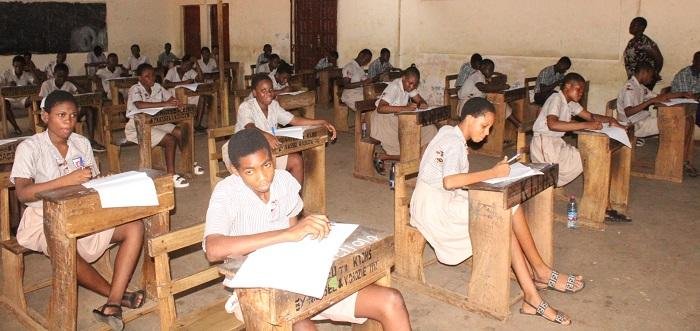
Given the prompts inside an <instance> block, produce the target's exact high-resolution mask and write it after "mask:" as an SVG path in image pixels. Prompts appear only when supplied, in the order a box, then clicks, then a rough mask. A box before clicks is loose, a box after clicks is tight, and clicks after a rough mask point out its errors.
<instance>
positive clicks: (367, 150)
mask: <svg viewBox="0 0 700 331" xmlns="http://www.w3.org/2000/svg"><path fill="white" fill-rule="evenodd" d="M376 102H377V99H376V98H375V99H368V100H362V101H358V102H356V103H355V108H356V109H357V116H355V167H354V169H353V173H352V175H353V177H355V178H360V179H365V180H369V181H374V182H378V183H386V181H387V179H386V178H385V177H381V176H379V175H378V174H376V170H375V169H374V151H375V147H376V145H377V144H379V141H377V140H375V139H372V138H370V136H369V135H370V132H371V129H372V122H371V112H373V111H375V110H376V109H377V107H376V106H375V103H376ZM363 125H364V126H365V127H366V128H367V135H366V136H365V137H363V136H362V127H363Z"/></svg>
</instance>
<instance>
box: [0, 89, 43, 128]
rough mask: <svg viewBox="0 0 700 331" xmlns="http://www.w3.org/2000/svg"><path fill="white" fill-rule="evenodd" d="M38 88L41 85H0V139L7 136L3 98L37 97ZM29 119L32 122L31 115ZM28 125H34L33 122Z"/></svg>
mask: <svg viewBox="0 0 700 331" xmlns="http://www.w3.org/2000/svg"><path fill="white" fill-rule="evenodd" d="M40 89H41V86H39V85H29V86H4V87H0V118H1V119H2V131H0V139H2V138H6V137H8V134H9V133H8V131H7V114H6V113H5V99H8V98H30V97H38V96H39V90H40ZM29 120H30V121H32V122H33V117H31V116H30V117H29ZM30 126H31V127H34V123H30Z"/></svg>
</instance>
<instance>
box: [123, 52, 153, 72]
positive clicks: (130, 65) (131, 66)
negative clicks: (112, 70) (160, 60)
mask: <svg viewBox="0 0 700 331" xmlns="http://www.w3.org/2000/svg"><path fill="white" fill-rule="evenodd" d="M143 63H150V62H149V61H148V57H147V56H145V55H141V57H138V58H136V57H134V56H133V55H130V56H129V58H128V59H127V60H126V69H127V70H129V72H131V73H135V72H136V68H138V67H139V66H140V65H141V64H143Z"/></svg>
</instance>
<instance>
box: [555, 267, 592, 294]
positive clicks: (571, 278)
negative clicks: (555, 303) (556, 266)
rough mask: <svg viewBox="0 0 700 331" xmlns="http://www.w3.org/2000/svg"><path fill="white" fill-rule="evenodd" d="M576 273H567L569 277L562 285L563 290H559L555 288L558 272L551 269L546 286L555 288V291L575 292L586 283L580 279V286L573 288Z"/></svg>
mask: <svg viewBox="0 0 700 331" xmlns="http://www.w3.org/2000/svg"><path fill="white" fill-rule="evenodd" d="M576 278H577V277H576V275H569V277H567V278H566V285H565V286H564V289H563V290H560V289H558V288H556V286H557V280H558V279H559V272H558V271H556V270H552V273H551V274H550V275H549V281H548V282H547V288H549V289H552V290H555V291H557V292H561V293H576V292H579V291H581V290H583V288H584V287H586V283H584V282H583V281H582V280H580V282H581V288H579V289H575V288H574V285H575V284H576V280H577V279H576Z"/></svg>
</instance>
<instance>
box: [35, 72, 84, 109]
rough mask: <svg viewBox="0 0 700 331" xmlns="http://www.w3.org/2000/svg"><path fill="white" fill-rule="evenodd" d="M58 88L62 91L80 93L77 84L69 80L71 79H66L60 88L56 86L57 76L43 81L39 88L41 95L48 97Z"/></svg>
mask: <svg viewBox="0 0 700 331" xmlns="http://www.w3.org/2000/svg"><path fill="white" fill-rule="evenodd" d="M56 90H61V91H66V92H68V93H70V94H76V93H78V88H77V87H76V86H75V84H73V83H71V82H69V81H64V82H63V85H62V86H61V87H60V88H59V87H58V86H56V78H51V79H49V80H47V81H45V82H43V83H41V89H40V90H39V96H40V97H42V98H45V97H47V96H48V95H49V94H51V92H53V91H56ZM42 104H43V102H42Z"/></svg>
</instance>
